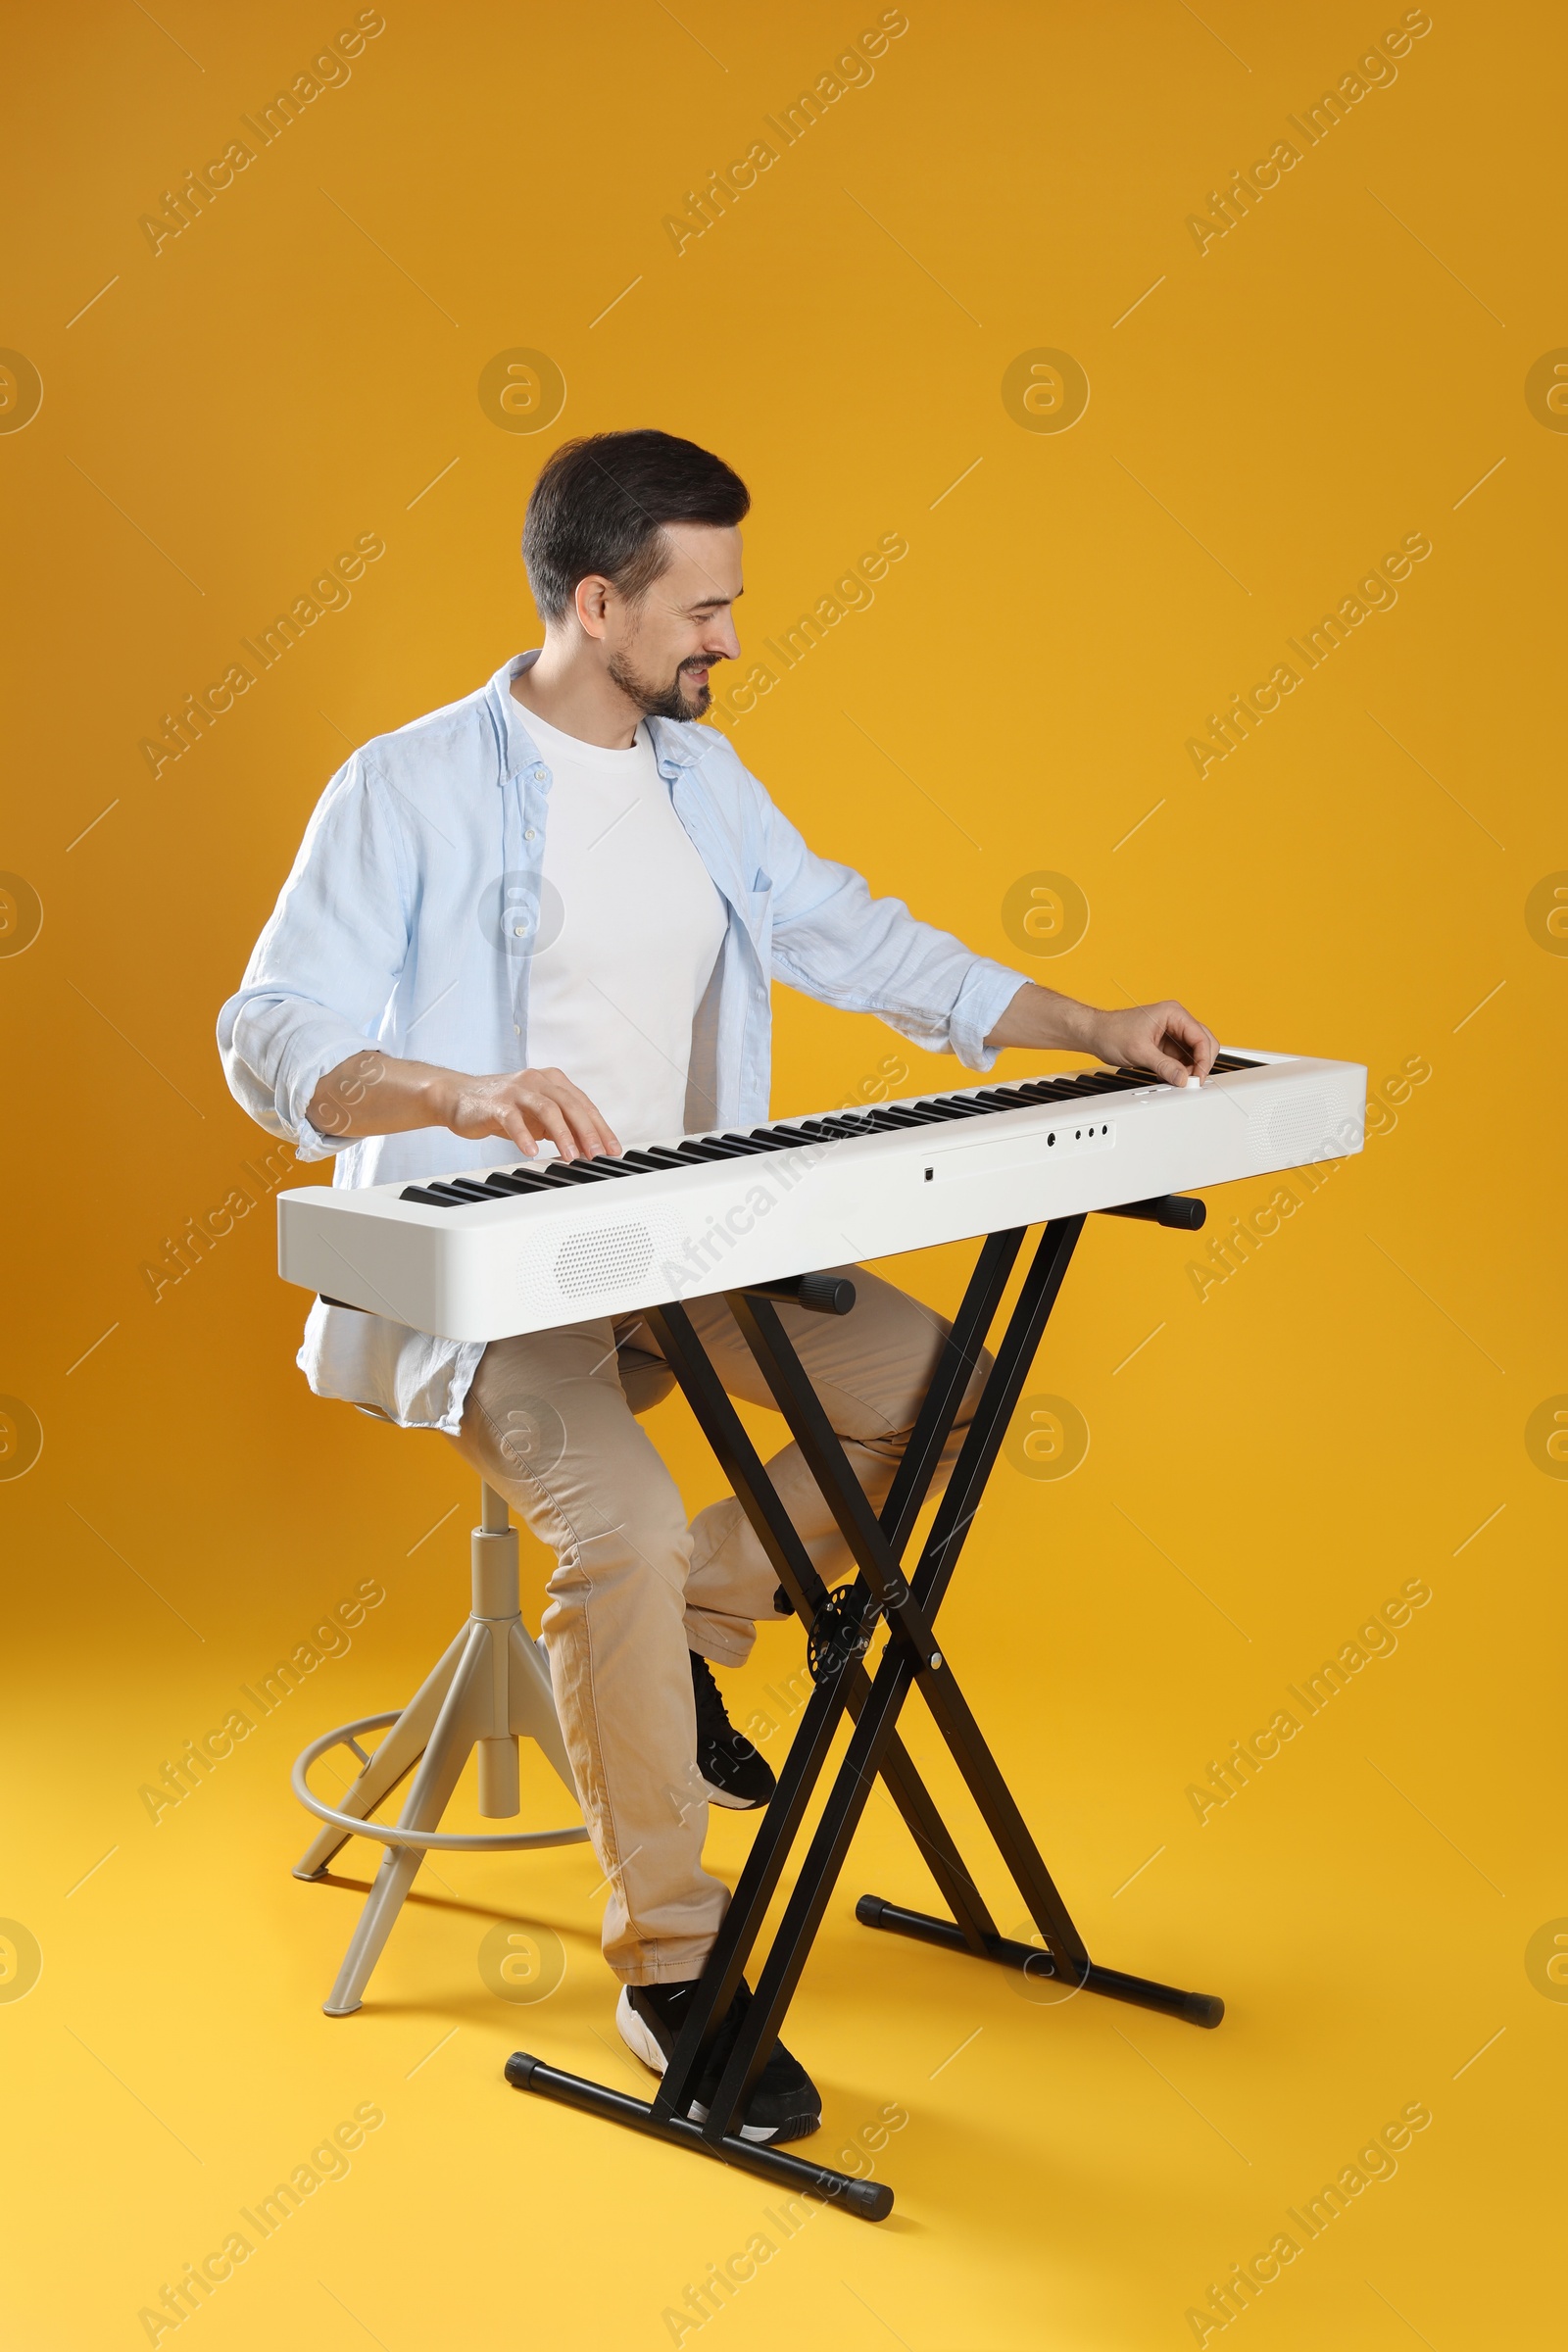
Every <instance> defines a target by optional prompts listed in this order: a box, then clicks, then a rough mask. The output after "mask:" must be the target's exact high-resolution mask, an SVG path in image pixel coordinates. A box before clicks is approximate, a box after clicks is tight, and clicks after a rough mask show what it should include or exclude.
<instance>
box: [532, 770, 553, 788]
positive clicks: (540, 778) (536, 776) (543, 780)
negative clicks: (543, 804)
mask: <svg viewBox="0 0 1568 2352" xmlns="http://www.w3.org/2000/svg"><path fill="white" fill-rule="evenodd" d="M533 781H534V783H535V784H548V783H549V781H550V770H549V768H548V767H536V768H535V769H534V770H533Z"/></svg>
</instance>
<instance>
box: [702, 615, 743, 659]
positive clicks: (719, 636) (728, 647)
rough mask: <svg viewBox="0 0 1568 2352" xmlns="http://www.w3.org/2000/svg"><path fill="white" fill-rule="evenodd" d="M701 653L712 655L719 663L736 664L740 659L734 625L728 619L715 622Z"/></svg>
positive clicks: (739, 646) (738, 640)
mask: <svg viewBox="0 0 1568 2352" xmlns="http://www.w3.org/2000/svg"><path fill="white" fill-rule="evenodd" d="M703 651H704V652H705V653H709V654H712V655H713V656H714V658H715V659H716V660H719V661H723V662H738V661H739V660H740V658H741V641H740V639H739V637H737V636H736V634H735V623H734V622H733V621H732V620H728V619H725V620H721V621H719V622H717V623H716V624H715V626H714V628H713V630H712V633H711V636H710V639H709V642H708V644H707V645H706V646H705V647H704V648H703Z"/></svg>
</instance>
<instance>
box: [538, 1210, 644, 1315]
mask: <svg viewBox="0 0 1568 2352" xmlns="http://www.w3.org/2000/svg"><path fill="white" fill-rule="evenodd" d="M653 1255H654V1237H653V1235H652V1234H651V1233H650V1232H649V1230H648V1228H647V1226H646V1225H607V1226H605V1227H603V1228H602V1229H601V1230H600V1231H599V1232H597V1233H578V1234H574V1235H573V1236H572V1238H571V1240H570V1241H569V1242H565V1243H564V1244H563V1245H562V1247H561V1249H560V1250H558V1251H557V1253H556V1282H557V1284H558V1286H559V1288H560V1289H561V1291H562V1293H563V1294H564V1297H566V1298H567V1299H585V1298H587V1296H588V1295H589V1293H590V1292H591V1291H616V1290H620V1289H621V1288H622V1287H623V1286H624V1285H625V1284H627V1283H632V1282H640V1281H641V1280H642V1278H643V1276H644V1275H645V1274H646V1273H647V1271H648V1268H649V1266H650V1264H651V1263H652V1261H653Z"/></svg>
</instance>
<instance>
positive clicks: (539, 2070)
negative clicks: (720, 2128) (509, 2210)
mask: <svg viewBox="0 0 1568 2352" xmlns="http://www.w3.org/2000/svg"><path fill="white" fill-rule="evenodd" d="M505 2071H506V2078H507V2081H508V2082H510V2083H511V2084H512V2087H513V2089H514V2090H531V2091H533V2092H534V2093H535V2094H536V2095H537V2096H539V2097H542V2098H547V2099H559V2100H560V2101H561V2102H562V2104H563V2105H564V2106H567V2107H583V2108H586V2109H587V2110H588V2112H589V2113H590V2114H591V2115H603V2116H608V2117H610V2118H611V2119H612V2121H613V2122H615V2123H620V2124H630V2125H631V2127H632V2129H633V2130H634V2131H646V2132H647V2133H648V2134H649V2136H650V2137H651V2138H653V2139H663V2140H668V2141H669V2142H671V2143H672V2145H674V2146H675V2147H678V2148H695V2149H696V2150H697V2151H698V2153H699V2154H700V2155H704V2156H716V2157H717V2159H718V2161H719V2162H720V2163H721V2164H733V2165H736V2166H738V2167H739V2168H740V2169H741V2170H742V2171H744V2172H748V2173H758V2174H760V2176H761V2178H762V2179H763V2180H774V2181H777V2182H778V2183H779V2185H780V2186H781V2187H784V2188H790V2189H804V2190H805V2191H806V2192H807V2193H808V2195H809V2196H813V2197H820V2198H821V2199H822V2201H823V2202H824V2204H828V2205H842V2206H843V2207H844V2208H845V2210H846V2211H847V2212H849V2213H853V2214H856V2215H858V2218H859V2219H860V2220H861V2221H864V2222H885V2221H886V2220H887V2217H888V2215H889V2214H890V2213H891V2212H892V2211H893V2191H892V2189H891V2188H889V2186H888V2184H887V2182H886V2181H885V2180H855V2179H854V2178H853V2176H852V2175H850V2174H849V2173H835V2172H834V2171H833V2170H832V2169H831V2167H830V2166H828V2165H825V2164H812V2163H810V2162H809V2159H808V2158H806V2157H803V2156H789V2155H786V2153H785V2152H784V2150H783V2149H782V2148H770V2147H768V2146H767V2145H766V2144H765V2142H761V2141H758V2140H752V2139H741V2138H739V2137H738V2136H736V2134H734V2133H733V2132H730V2133H726V2135H725V2136H724V2138H722V2139H717V2140H714V2139H710V2138H709V2137H708V2136H707V2134H706V2133H705V2132H704V2131H703V2130H702V2127H701V2126H700V2125H698V2124H694V2123H691V2122H689V2121H687V2120H686V2119H685V2118H684V2117H681V2116H669V2117H667V2118H660V2119H658V2120H656V2119H655V2116H654V2111H653V2109H652V2107H651V2106H649V2105H648V2103H647V2102H646V2100H643V2099H634V2098H631V2097H629V2096H628V2095H627V2093H626V2092H625V2091H621V2090H612V2089H610V2088H609V2086H608V2085H607V2084H605V2083H603V2082H585V2081H584V2079H583V2077H582V2076H581V2075H567V2074H564V2073H562V2071H561V2069H560V2068H559V2067H554V2066H547V2065H546V2064H545V2062H544V2060H543V2059H542V2058H535V2057H532V2056H531V2055H530V2054H529V2052H528V2051H527V2050H515V2051H514V2052H513V2054H512V2056H511V2057H510V2058H509V2059H508V2060H507V2064H506V2070H505Z"/></svg>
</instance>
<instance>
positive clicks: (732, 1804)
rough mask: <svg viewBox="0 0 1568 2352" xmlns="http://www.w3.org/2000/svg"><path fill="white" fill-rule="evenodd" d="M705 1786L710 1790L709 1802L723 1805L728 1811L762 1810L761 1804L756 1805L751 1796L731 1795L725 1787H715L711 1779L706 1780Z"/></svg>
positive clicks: (752, 1811) (749, 1811)
mask: <svg viewBox="0 0 1568 2352" xmlns="http://www.w3.org/2000/svg"><path fill="white" fill-rule="evenodd" d="M703 1787H704V1788H705V1789H707V1791H708V1801H709V1803H710V1804H711V1805H722V1806H723V1807H724V1810H725V1811H726V1813H760V1811H761V1810H762V1808H761V1806H760V1805H754V1804H753V1802H752V1800H751V1798H750V1797H749V1796H731V1795H729V1794H728V1792H727V1791H726V1790H725V1789H715V1788H714V1787H713V1784H712V1782H711V1781H704V1783H703Z"/></svg>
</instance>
